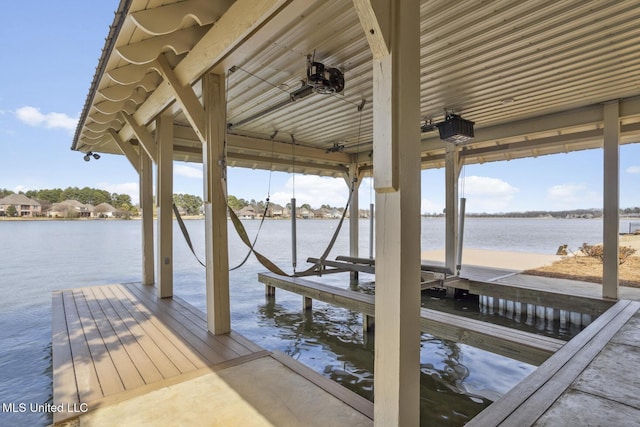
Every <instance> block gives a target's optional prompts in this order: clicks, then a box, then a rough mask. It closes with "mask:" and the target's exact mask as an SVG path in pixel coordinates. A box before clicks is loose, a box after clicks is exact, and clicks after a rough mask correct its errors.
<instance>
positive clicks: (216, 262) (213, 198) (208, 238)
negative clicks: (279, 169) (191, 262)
mask: <svg viewBox="0 0 640 427" xmlns="http://www.w3.org/2000/svg"><path fill="white" fill-rule="evenodd" d="M202 85H203V90H202V92H203V99H204V109H205V112H206V114H205V123H206V141H205V142H204V143H203V144H202V164H203V174H204V179H203V181H204V201H205V246H206V257H207V259H206V264H207V273H206V295H207V327H208V329H209V332H211V333H213V334H215V335H217V334H224V333H227V332H229V331H230V330H231V309H230V303H229V249H228V238H227V194H226V193H227V177H226V153H225V134H226V125H225V111H226V99H225V81H224V76H221V75H218V74H212V73H207V74H205V75H204V78H203V82H202ZM194 109H196V108H194Z"/></svg>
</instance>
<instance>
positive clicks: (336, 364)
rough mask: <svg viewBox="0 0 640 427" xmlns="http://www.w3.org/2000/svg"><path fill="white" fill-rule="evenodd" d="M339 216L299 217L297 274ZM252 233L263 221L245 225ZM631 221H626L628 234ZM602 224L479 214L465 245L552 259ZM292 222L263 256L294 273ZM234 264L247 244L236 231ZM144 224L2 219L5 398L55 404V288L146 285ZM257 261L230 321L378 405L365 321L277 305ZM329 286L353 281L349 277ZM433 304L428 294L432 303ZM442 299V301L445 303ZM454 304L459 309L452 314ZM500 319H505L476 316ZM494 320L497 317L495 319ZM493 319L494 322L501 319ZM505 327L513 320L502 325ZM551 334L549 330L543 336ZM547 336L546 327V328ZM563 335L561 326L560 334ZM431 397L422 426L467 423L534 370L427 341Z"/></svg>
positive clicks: (428, 240)
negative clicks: (262, 280) (545, 255)
mask: <svg viewBox="0 0 640 427" xmlns="http://www.w3.org/2000/svg"><path fill="white" fill-rule="evenodd" d="M336 225H337V221H333V220H309V221H299V222H298V236H299V237H298V239H299V240H298V265H299V267H298V269H302V268H303V267H304V264H305V263H304V260H306V258H307V257H310V256H313V257H318V256H319V255H320V254H321V253H322V251H323V250H324V248H325V246H326V244H327V242H328V239H329V238H330V235H331V233H332V232H333V230H334V227H336ZM246 226H247V230H248V232H249V234H250V235H253V233H255V230H256V229H257V226H258V222H257V221H247V222H246ZM627 226H628V225H627V224H626V223H624V222H623V223H621V229H622V230H625V229H626V227H627ZM187 227H188V228H189V231H190V233H191V238H192V240H193V242H194V245H195V246H196V250H197V251H198V253H199V254H203V253H204V243H203V233H202V229H203V227H204V222H203V221H201V220H194V221H188V222H187ZM368 227H369V225H368V221H367V220H363V221H361V230H360V236H361V242H360V253H361V254H364V255H366V254H368V253H369V249H368V248H369V242H368V241H367V240H368V235H369V233H368ZM346 228H347V227H345V230H343V232H342V233H341V236H340V238H339V239H338V242H337V243H336V245H335V247H334V250H333V252H332V255H331V256H336V255H341V254H347V253H348V231H347V229H346ZM179 233H180V232H179V230H178V227H177V226H174V244H175V249H174V283H175V293H176V295H179V296H181V297H183V298H185V299H186V300H188V301H189V302H190V303H192V304H193V305H195V306H197V307H199V308H200V309H202V310H204V308H205V307H204V304H205V302H204V292H205V291H204V282H205V279H204V269H203V268H202V267H201V266H200V265H199V264H198V263H197V262H196V261H195V260H194V258H193V256H192V254H191V253H190V252H189V250H188V248H187V247H186V244H184V240H183V238H182V236H181V235H180V234H179ZM601 234H602V223H601V221H598V220H550V219H549V220H536V219H533V220H532V219H475V218H474V219H469V220H468V221H467V226H466V230H465V245H466V246H467V247H476V248H491V249H497V250H509V251H524V252H540V253H554V252H555V250H556V248H557V247H558V245H560V244H565V243H566V244H568V245H569V247H570V248H577V247H579V246H580V245H581V244H582V243H583V242H589V243H596V242H600V241H601V240H602V238H601ZM289 235H290V224H289V222H288V221H267V222H265V225H264V226H263V231H262V233H261V235H260V238H259V241H258V244H257V249H258V250H259V251H261V252H263V253H264V254H266V255H268V256H269V257H271V258H272V259H273V260H274V261H276V262H277V263H279V264H280V265H281V266H282V267H284V268H285V269H288V270H289V271H291V267H290V265H291V258H290V254H291V243H290V240H289ZM229 236H230V237H229V239H230V263H231V264H232V265H234V263H237V262H239V261H240V260H241V259H242V258H243V257H244V255H245V253H246V252H245V248H244V247H243V246H242V243H240V241H239V239H238V238H237V237H236V235H235V231H234V230H232V229H230V230H229ZM140 241H141V232H140V222H139V221H55V222H48V221H46V222H45V221H19V222H13V221H0V295H2V297H1V298H0V342H1V343H2V347H1V348H0V403H3V404H8V403H16V404H19V403H26V404H27V405H28V404H29V403H46V402H48V401H51V343H50V342H51V292H52V291H54V290H57V289H65V288H74V287H81V286H88V285H101V284H108V283H118V282H132V281H138V280H139V279H140ZM443 246H444V221H443V219H441V218H425V219H423V221H422V247H423V249H425V250H426V249H437V248H441V247H443ZM263 270H264V268H262V267H261V266H260V265H259V264H258V263H257V262H256V261H255V260H254V259H253V258H250V260H249V261H248V262H247V263H246V264H245V265H244V266H243V267H242V268H241V269H239V270H236V271H233V272H231V299H232V301H231V307H232V325H233V328H234V329H235V330H236V331H239V332H240V333H242V334H243V335H245V336H247V337H248V338H250V339H251V340H253V341H255V342H256V343H258V344H260V345H261V346H263V347H265V348H267V349H270V350H280V351H283V352H285V353H286V354H289V355H290V356H292V357H294V358H296V359H298V360H300V361H301V362H303V363H305V364H307V365H309V366H311V367H312V368H314V369H315V370H316V371H318V372H320V373H322V374H323V375H325V376H327V377H329V378H332V379H334V380H335V381H338V382H340V383H341V384H343V385H345V386H347V387H349V388H351V389H353V390H355V391H357V392H358V393H360V394H361V395H363V396H365V397H367V398H369V399H372V396H373V377H372V372H373V339H372V337H367V336H365V335H363V333H362V318H361V316H360V314H358V313H353V312H349V311H347V310H343V309H340V308H336V307H332V306H330V305H327V304H323V303H319V302H315V303H314V306H313V311H312V312H311V313H303V312H301V310H300V307H301V303H300V297H299V296H297V295H293V294H289V293H286V292H283V291H278V294H277V298H276V300H275V301H274V300H271V301H267V300H265V297H264V285H262V284H260V283H258V282H257V273H258V272H261V271H263ZM363 276H364V277H361V282H360V284H359V288H360V290H362V291H365V292H366V291H370V289H371V286H370V284H369V283H368V282H370V281H371V280H372V279H373V278H372V277H367V275H363ZM323 281H325V282H328V283H330V284H333V285H336V286H342V287H348V286H349V280H348V276H345V275H329V276H325V277H324V278H323ZM431 301H435V300H433V299H432V298H431V297H430V296H428V295H425V296H423V304H424V305H429V304H430V303H431ZM438 303H441V302H438ZM455 304H456V306H457V309H459V310H461V311H475V312H478V308H477V302H476V301H475V300H473V299H471V300H469V301H462V302H460V301H458V302H456V303H455ZM454 309H456V308H455V307H454ZM477 315H478V316H480V317H483V318H485V320H491V319H490V318H491V317H496V316H497V314H486V313H485V314H482V315H480V314H477ZM487 318H489V319H487ZM493 320H495V319H493ZM503 320H504V319H503ZM541 333H543V331H541ZM546 333H548V331H547V332H546ZM556 333H558V334H560V335H562V331H556ZM421 346H422V350H421V356H420V360H421V372H422V374H421V399H422V424H423V425H462V424H463V423H464V422H465V421H467V420H468V419H469V418H471V417H473V416H474V415H475V414H476V413H478V412H479V411H480V410H482V409H483V408H484V407H485V406H486V405H488V404H489V403H490V402H491V401H493V400H495V399H496V398H497V397H499V396H500V395H502V394H504V393H505V392H507V391H508V390H509V389H510V388H511V387H513V386H514V385H515V384H516V383H517V382H518V381H520V380H521V379H522V378H524V377H525V376H526V375H528V374H529V373H530V372H531V371H532V370H533V369H534V367H532V366H530V365H527V364H524V363H520V362H517V361H513V360H510V359H507V358H503V357H500V356H496V355H493V354H491V353H488V352H484V351H481V350H478V349H475V348H473V347H469V346H466V345H463V344H456V343H452V342H447V341H442V340H439V339H435V338H433V337H431V336H428V335H426V334H425V335H423V337H422V344H421ZM50 422H51V418H50V417H49V416H48V415H47V414H38V413H34V414H32V413H7V412H0V425H3V426H4V425H7V426H9V425H11V426H13V425H18V426H21V425H24V426H39V425H40V426H44V425H47V424H48V423H50Z"/></svg>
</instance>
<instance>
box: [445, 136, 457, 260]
mask: <svg viewBox="0 0 640 427" xmlns="http://www.w3.org/2000/svg"><path fill="white" fill-rule="evenodd" d="M459 170H460V168H459V166H458V152H457V149H456V146H455V144H452V143H449V142H447V143H446V153H445V187H446V189H445V190H446V192H445V210H446V214H445V266H446V267H447V268H448V269H449V270H451V271H456V264H457V256H456V253H457V252H456V245H457V242H458V176H459V172H458V171H459Z"/></svg>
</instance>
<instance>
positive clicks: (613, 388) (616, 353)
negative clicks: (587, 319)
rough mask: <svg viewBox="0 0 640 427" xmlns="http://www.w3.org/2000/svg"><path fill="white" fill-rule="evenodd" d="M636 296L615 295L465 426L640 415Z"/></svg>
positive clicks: (613, 420)
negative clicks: (615, 298) (605, 307)
mask: <svg viewBox="0 0 640 427" xmlns="http://www.w3.org/2000/svg"><path fill="white" fill-rule="evenodd" d="M639 367H640V302H636V301H633V302H632V301H625V300H623V301H620V302H618V303H616V304H615V305H614V306H613V307H611V308H610V309H609V310H607V311H606V312H605V313H604V314H602V315H601V316H600V317H598V319H597V320H595V321H594V322H593V323H591V324H590V325H589V326H588V327H587V328H585V329H584V330H583V331H582V332H581V333H580V334H578V335H577V336H576V337H575V338H573V339H572V340H571V341H569V342H568V343H567V344H566V345H565V346H564V347H563V348H562V349H560V350H559V351H558V352H557V353H555V354H554V355H553V356H551V357H550V358H549V360H547V361H546V362H545V363H543V364H542V365H541V366H540V367H538V369H536V371H534V372H533V373H532V374H531V375H529V376H528V377H527V378H525V379H524V380H523V381H522V382H520V383H519V384H518V385H516V386H515V387H514V388H513V389H512V390H511V391H509V392H508V393H507V394H506V395H504V396H503V397H502V398H500V399H498V400H497V401H496V402H494V403H493V404H491V405H490V406H489V407H488V408H486V409H485V410H484V411H482V412H481V413H480V414H478V415H477V416H476V417H475V418H473V419H472V420H471V422H469V423H468V424H467V426H478V427H480V426H482V427H487V426H515V425H517V426H559V425H576V426H577V425H580V426H586V425H593V426H605V425H606V426H623V425H624V426H630V425H638V423H639V420H640V397H639V396H640V382H638V381H637V376H638V368H639Z"/></svg>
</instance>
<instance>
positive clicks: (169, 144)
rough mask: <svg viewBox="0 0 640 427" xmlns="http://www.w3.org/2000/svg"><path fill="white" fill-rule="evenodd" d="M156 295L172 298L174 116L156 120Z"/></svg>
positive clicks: (161, 117)
mask: <svg viewBox="0 0 640 427" xmlns="http://www.w3.org/2000/svg"><path fill="white" fill-rule="evenodd" d="M156 137H157V138H158V140H157V144H158V172H157V173H158V184H157V191H158V196H157V202H156V203H157V204H158V251H157V257H158V262H157V268H158V274H157V277H158V296H159V297H160V298H167V297H171V296H173V117H171V115H169V114H161V115H160V116H159V117H158V119H157V125H156Z"/></svg>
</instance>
